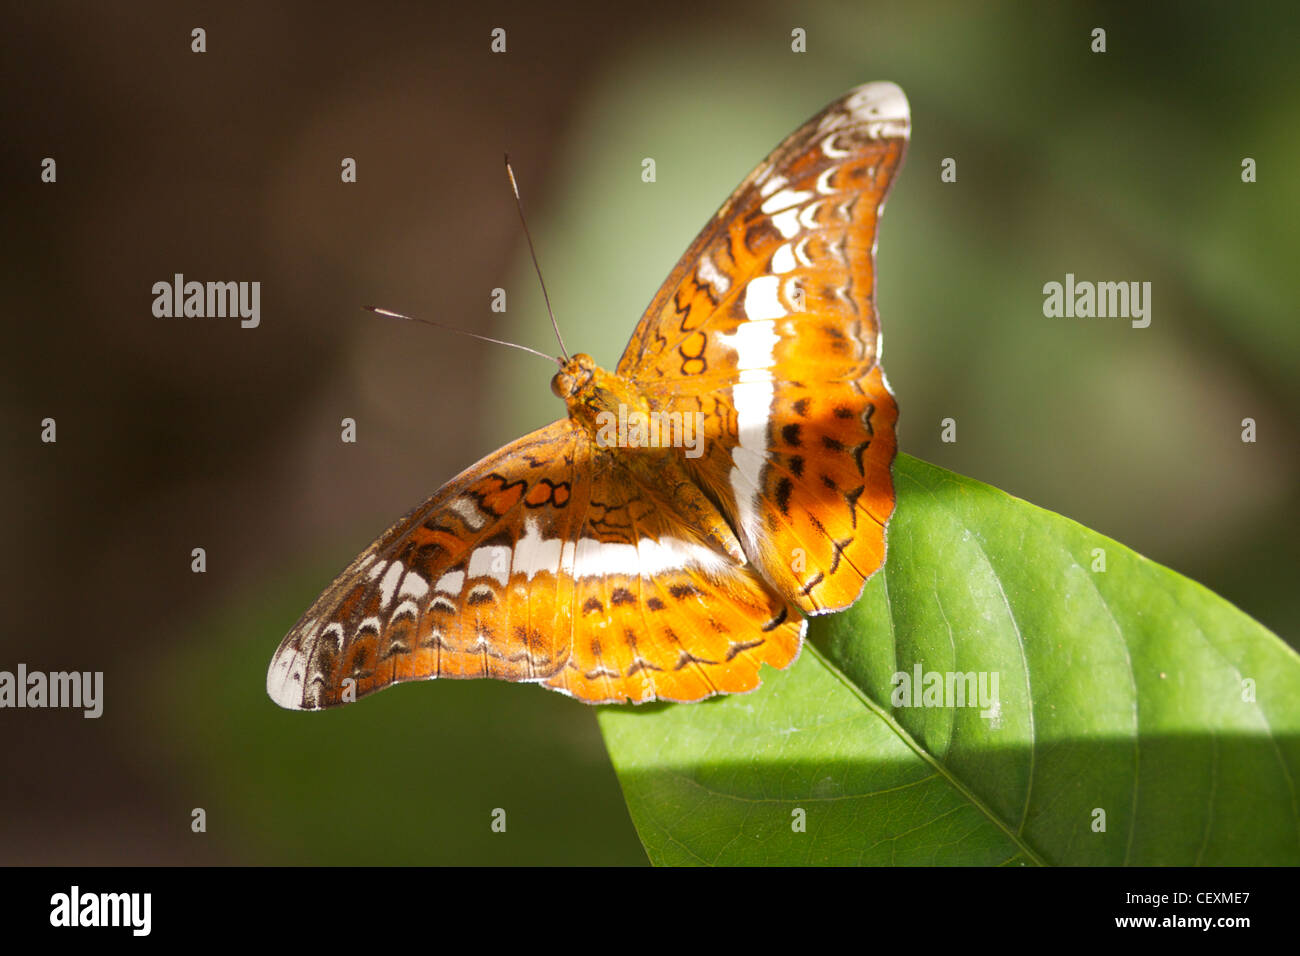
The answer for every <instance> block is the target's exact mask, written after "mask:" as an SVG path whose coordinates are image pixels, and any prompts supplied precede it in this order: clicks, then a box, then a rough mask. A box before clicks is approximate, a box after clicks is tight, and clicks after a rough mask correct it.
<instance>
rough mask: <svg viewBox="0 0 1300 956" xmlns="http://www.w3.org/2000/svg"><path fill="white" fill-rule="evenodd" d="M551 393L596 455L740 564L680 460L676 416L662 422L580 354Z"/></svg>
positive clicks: (633, 392) (724, 526) (717, 515)
mask: <svg viewBox="0 0 1300 956" xmlns="http://www.w3.org/2000/svg"><path fill="white" fill-rule="evenodd" d="M551 391H553V392H554V393H555V394H556V395H557V396H558V397H560V398H562V399H564V403H565V405H567V406H568V409H569V417H570V418H571V419H572V420H573V421H574V422H575V423H576V424H577V425H579V426H581V427H582V429H583V430H584V431H585V432H586V433H587V434H588V436H590V438H591V447H592V448H593V449H594V450H595V451H596V453H597V455H598V456H599V457H601V458H604V459H605V460H606V461H607V462H608V463H610V466H611V467H620V468H623V469H626V471H627V472H628V473H630V476H631V477H632V478H633V479H634V480H635V481H636V483H637V484H638V485H639V486H641V488H642V489H643V490H644V492H645V494H646V496H647V497H648V498H651V499H653V500H654V501H655V502H656V503H657V504H658V505H659V506H661V507H666V508H669V509H671V510H672V511H674V512H676V513H677V515H678V516H679V517H680V522H681V525H682V527H684V528H691V529H694V530H695V532H696V533H697V534H699V536H700V537H701V538H703V539H704V540H706V541H709V542H711V543H713V544H715V545H717V546H718V547H720V548H721V549H722V550H723V551H725V552H726V553H727V554H729V555H730V556H731V557H732V558H733V559H735V560H736V561H738V562H739V563H741V564H744V563H745V560H746V559H745V555H744V552H743V551H742V550H741V547H740V542H739V540H738V539H737V538H736V534H735V531H734V530H733V529H732V527H731V524H730V523H729V522H728V521H727V519H726V518H725V517H724V516H723V513H722V512H721V510H720V509H719V508H718V506H717V504H716V503H715V502H714V501H713V500H712V499H711V498H709V497H707V496H706V495H705V494H704V493H703V492H702V491H701V490H700V488H699V487H698V485H697V484H696V482H695V480H694V479H693V478H692V476H691V475H690V473H689V472H688V470H687V468H686V466H685V464H684V462H683V448H682V441H681V439H682V438H683V435H682V432H681V431H680V430H678V431H674V425H677V426H679V427H680V425H681V424H682V422H683V421H684V419H683V418H682V417H681V416H680V414H679V415H678V417H677V419H676V420H675V421H665V420H664V417H663V416H662V415H661V413H660V410H659V409H657V408H656V407H654V406H652V405H651V403H650V401H649V399H648V398H647V397H646V396H645V395H644V394H643V393H642V392H641V391H640V390H639V389H637V387H636V385H635V384H634V383H632V382H630V381H629V380H628V379H626V378H623V377H621V376H618V375H615V374H612V373H610V372H607V371H605V370H604V369H603V368H600V367H599V366H598V365H596V362H595V360H594V359H593V358H592V357H591V356H590V355H586V354H584V353H581V352H580V353H578V354H576V355H574V356H573V358H571V359H570V360H569V361H568V362H567V363H565V365H564V366H563V367H562V368H561V369H560V371H559V372H557V373H556V375H555V378H553V379H552V380H551ZM616 452H617V453H616ZM615 462H617V464H614V463H615Z"/></svg>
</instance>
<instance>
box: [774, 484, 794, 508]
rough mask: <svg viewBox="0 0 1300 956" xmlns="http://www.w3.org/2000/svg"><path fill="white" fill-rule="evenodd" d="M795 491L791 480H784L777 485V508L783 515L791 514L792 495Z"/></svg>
mask: <svg viewBox="0 0 1300 956" xmlns="http://www.w3.org/2000/svg"><path fill="white" fill-rule="evenodd" d="M793 491H794V485H793V484H791V483H790V479H789V478H782V479H781V480H780V481H778V482H777V483H776V506H777V507H778V508H780V509H781V514H783V515H788V514H789V513H790V494H791V492H793Z"/></svg>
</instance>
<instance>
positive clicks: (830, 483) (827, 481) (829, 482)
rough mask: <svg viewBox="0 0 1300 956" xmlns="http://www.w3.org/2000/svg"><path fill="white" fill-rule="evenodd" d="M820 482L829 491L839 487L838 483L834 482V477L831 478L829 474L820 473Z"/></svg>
mask: <svg viewBox="0 0 1300 956" xmlns="http://www.w3.org/2000/svg"><path fill="white" fill-rule="evenodd" d="M822 484H823V485H825V486H826V487H827V488H829V489H830V490H831V491H834V490H835V489H836V488H838V487H839V485H837V484H836V483H835V479H834V478H832V477H831V476H830V475H822Z"/></svg>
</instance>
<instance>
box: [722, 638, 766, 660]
mask: <svg viewBox="0 0 1300 956" xmlns="http://www.w3.org/2000/svg"><path fill="white" fill-rule="evenodd" d="M762 643H763V639H762V638H761V637H760V638H759V639H758V640H756V641H749V642H747V643H738V644H732V645H731V646H730V647H728V648H727V660H731V659H732V658H733V657H735V656H736V655H737V654H739V653H741V652H743V651H748V650H750V649H751V648H755V647H758V646H759V645H760V644H762Z"/></svg>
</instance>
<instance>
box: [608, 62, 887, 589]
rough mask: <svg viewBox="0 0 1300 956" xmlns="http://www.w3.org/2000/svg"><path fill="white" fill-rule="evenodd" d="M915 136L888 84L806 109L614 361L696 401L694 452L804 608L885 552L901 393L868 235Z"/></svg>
mask: <svg viewBox="0 0 1300 956" xmlns="http://www.w3.org/2000/svg"><path fill="white" fill-rule="evenodd" d="M908 135H909V114H908V107H907V100H906V98H905V97H904V96H903V93H902V91H901V90H900V89H899V88H898V87H896V86H894V85H893V84H891V83H872V84H867V85H866V86H862V87H858V88H857V89H854V90H851V91H850V92H849V93H847V94H846V95H845V96H844V97H842V98H841V99H839V100H837V101H836V102H835V103H833V104H831V105H830V106H829V107H827V108H826V109H825V110H823V111H822V112H821V113H819V114H818V115H817V116H815V117H813V118H812V119H811V120H809V121H808V122H807V123H806V124H804V126H802V127H801V128H800V129H799V130H797V131H796V132H795V133H793V134H792V135H791V136H789V137H788V138H787V139H786V140H785V141H784V142H783V143H782V144H781V145H780V146H778V147H777V148H776V150H775V151H774V152H773V153H772V155H771V156H769V157H768V159H767V160H766V161H764V162H763V163H762V164H761V165H760V166H759V167H758V168H757V169H756V170H754V172H753V173H751V174H750V175H749V176H748V177H747V178H746V179H745V181H744V182H743V183H742V184H741V185H740V187H739V188H737V190H736V191H735V192H734V193H733V194H732V196H731V198H730V199H728V201H727V202H726V203H725V204H724V205H723V207H722V208H721V209H720V210H719V211H718V213H717V215H715V216H714V218H713V220H712V221H711V222H710V223H709V225H708V226H706V227H705V229H704V230H703V232H701V233H700V235H699V236H698V237H697V238H696V240H695V242H694V243H692V245H691V247H690V249H689V250H688V251H687V253H686V255H685V256H683V258H682V260H681V262H679V263H678V265H677V267H676V268H675V269H674V270H673V273H672V275H671V276H670V277H669V279H668V281H667V282H666V283H665V284H664V286H663V288H662V289H661V290H660V292H659V294H658V295H657V296H656V297H655V300H654V301H653V302H652V303H651V305H650V308H649V309H648V310H647V311H646V314H645V316H644V317H643V318H642V320H641V322H640V324H639V325H638V327H637V330H636V332H635V334H634V335H633V338H632V341H631V342H630V343H629V345H628V348H627V351H626V352H625V353H624V355H623V359H622V361H621V362H620V364H619V371H620V373H622V374H624V375H626V376H627V377H629V378H631V379H633V380H634V381H635V382H636V383H637V385H638V386H639V387H640V388H641V389H642V390H643V391H644V392H645V393H646V394H647V395H648V396H649V397H650V399H651V401H652V403H653V404H655V406H656V407H657V408H659V409H662V410H666V411H674V412H682V413H692V412H700V413H701V414H702V424H703V429H704V441H703V443H702V454H700V455H699V456H698V457H691V455H690V454H686V453H684V461H685V464H686V466H687V467H688V469H690V471H691V473H692V474H693V475H694V476H695V478H696V480H697V481H698V482H699V483H700V485H701V486H702V487H703V488H704V489H705V490H706V492H707V493H708V494H709V495H710V496H711V497H712V498H713V499H714V500H715V501H716V502H717V503H718V504H719V506H720V507H721V508H722V510H723V511H724V513H725V514H726V515H727V517H728V518H729V519H730V520H731V522H732V523H733V526H734V527H735V528H736V530H737V533H738V537H739V538H740V541H741V544H742V546H743V547H744V549H745V552H746V554H747V555H748V557H749V559H750V561H751V562H752V563H753V564H754V565H755V566H756V567H757V568H758V570H759V571H760V573H761V574H762V575H763V576H764V577H765V578H766V579H767V580H768V581H770V582H771V583H772V584H773V585H774V586H775V587H776V589H777V590H778V591H779V592H780V593H781V594H783V595H785V596H786V597H787V598H789V599H790V600H791V601H793V602H795V603H796V604H797V605H798V606H799V607H800V608H801V609H802V610H804V611H806V612H808V613H814V614H815V613H821V612H825V611H832V610H839V609H842V608H844V607H847V606H848V605H850V604H852V603H853V602H854V601H855V600H856V599H857V597H858V595H859V594H860V593H861V591H862V586H863V584H864V583H865V581H866V579H867V578H868V577H870V575H871V574H872V573H874V572H875V571H876V570H877V569H878V568H879V567H880V565H881V564H882V563H883V561H884V554H885V524H886V522H887V521H888V519H889V517H890V515H891V514H892V513H893V507H894V489H893V482H892V478H891V475H890V467H891V465H892V463H893V459H894V455H895V449H896V440H895V435H894V426H895V422H896V419H897V406H896V404H895V402H894V398H893V395H892V394H891V393H890V391H889V388H888V385H887V383H886V382H885V378H884V374H883V371H882V370H881V368H880V365H879V361H880V322H879V317H878V315H877V311H876V294H875V293H876V270H875V242H876V227H877V223H878V219H879V215H880V211H881V209H882V208H883V205H884V201H885V197H886V195H887V193H888V191H889V187H890V185H891V183H892V182H893V179H894V176H895V175H896V173H897V171H898V169H899V167H900V165H901V163H902V160H903V156H904V153H905V151H906V147H907V141H908Z"/></svg>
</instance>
